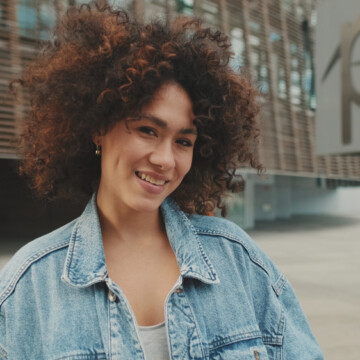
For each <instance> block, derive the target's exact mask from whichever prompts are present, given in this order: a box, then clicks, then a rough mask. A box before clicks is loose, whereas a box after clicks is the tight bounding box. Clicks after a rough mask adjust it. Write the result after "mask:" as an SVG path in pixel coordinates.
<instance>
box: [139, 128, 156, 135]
mask: <svg viewBox="0 0 360 360" xmlns="http://www.w3.org/2000/svg"><path fill="white" fill-rule="evenodd" d="M139 131H140V132H142V133H144V134H147V135H152V136H156V132H155V130H154V129H152V128H150V127H147V126H142V127H140V128H139Z"/></svg>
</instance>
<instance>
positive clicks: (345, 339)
mask: <svg viewBox="0 0 360 360" xmlns="http://www.w3.org/2000/svg"><path fill="white" fill-rule="evenodd" d="M256 225H257V227H256V230H252V231H249V234H250V235H251V236H252V238H253V239H254V240H255V242H256V243H257V244H258V245H259V246H260V247H261V248H262V249H263V250H264V251H265V252H266V253H267V254H268V255H269V256H270V257H271V258H272V259H273V260H274V262H275V263H276V264H277V265H278V267H279V268H280V269H281V271H282V272H283V273H284V274H285V275H286V276H287V278H288V279H289V280H290V282H291V284H292V285H293V287H294V288H295V291H296V293H297V295H298V297H299V299H300V302H301V304H302V307H303V309H304V312H305V314H306V315H307V318H308V320H309V322H310V325H311V327H312V329H313V331H314V333H315V336H316V338H317V340H318V342H319V344H320V346H321V348H322V349H323V351H324V355H325V359H326V360H339V359H346V360H358V359H359V358H360V355H359V354H360V341H359V339H360V219H351V218H336V217H328V216H296V217H294V218H292V219H291V220H283V221H275V222H259V223H257V224H256Z"/></svg>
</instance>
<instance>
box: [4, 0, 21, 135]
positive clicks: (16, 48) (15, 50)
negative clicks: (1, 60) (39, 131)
mask: <svg viewBox="0 0 360 360" xmlns="http://www.w3.org/2000/svg"><path fill="white" fill-rule="evenodd" d="M7 6H8V14H9V17H8V24H9V28H10V32H9V54H10V59H11V68H10V69H11V76H12V77H15V76H16V75H20V72H21V70H22V66H21V53H20V36H19V24H18V22H17V17H16V8H17V0H8V1H7ZM23 101H24V96H23V91H22V89H21V88H20V89H18V92H17V96H16V101H15V103H14V124H15V135H19V133H20V125H21V121H22V116H23Z"/></svg>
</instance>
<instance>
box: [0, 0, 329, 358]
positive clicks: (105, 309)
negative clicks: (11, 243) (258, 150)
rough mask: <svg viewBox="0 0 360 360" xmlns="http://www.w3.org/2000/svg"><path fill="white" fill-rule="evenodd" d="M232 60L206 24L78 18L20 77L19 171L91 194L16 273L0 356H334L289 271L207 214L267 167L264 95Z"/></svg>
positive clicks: (1, 305)
mask: <svg viewBox="0 0 360 360" xmlns="http://www.w3.org/2000/svg"><path fill="white" fill-rule="evenodd" d="M230 57H231V52H230V44H229V42H228V39H227V37H226V36H224V35H223V34H222V33H220V32H217V31H213V30H211V29H209V28H206V27H203V26H202V24H201V23H200V21H198V20H195V19H189V18H178V19H177V20H176V21H175V22H173V23H172V24H162V23H161V22H158V21H152V22H150V23H148V24H146V25H142V24H140V23H138V22H135V21H132V20H130V19H129V17H128V15H127V14H126V13H125V12H123V11H116V10H114V9H112V8H110V7H108V6H100V5H99V4H96V3H92V4H91V5H86V6H85V5H84V6H82V7H80V8H78V9H73V10H71V11H70V12H68V14H67V15H66V16H65V18H64V19H63V20H62V22H61V23H60V25H59V26H58V27H57V29H56V32H55V38H54V41H53V42H51V43H49V44H48V46H47V48H46V50H45V51H44V53H43V55H42V57H41V58H39V59H38V60H37V61H36V62H34V63H33V64H32V65H31V66H30V67H29V68H28V69H27V70H26V71H25V73H24V74H23V76H22V78H21V79H20V80H18V83H20V85H22V86H24V87H25V88H27V89H29V90H30V96H31V109H30V113H29V116H28V119H27V122H26V126H25V129H24V133H23V137H22V140H23V148H24V160H23V163H22V167H21V172H22V173H23V174H25V175H27V176H28V177H29V178H30V179H31V180H32V186H33V188H34V189H35V190H36V191H37V192H38V193H39V194H40V195H42V196H46V197H47V198H59V197H66V196H67V197H72V198H79V197H80V196H82V195H85V196H88V197H89V196H90V194H92V193H93V195H92V197H91V200H90V201H89V203H88V205H87V207H86V209H85V210H84V212H83V214H82V215H81V216H80V217H79V218H78V219H75V220H74V221H73V222H71V223H69V224H67V225H65V226H63V227H62V228H60V229H58V230H55V231H54V232H52V233H50V234H47V235H45V236H43V237H41V238H39V239H36V240H35V241H33V242H31V243H29V244H28V245H26V246H25V247H24V248H22V249H21V250H20V251H19V252H18V253H17V254H16V255H15V256H14V257H13V259H12V260H11V261H10V263H9V264H8V265H7V266H6V268H5V269H4V270H3V272H2V274H1V280H0V358H1V359H37V360H39V359H126V360H128V359H147V360H149V359H156V360H161V359H181V360H183V359H229V360H230V359H249V360H250V359H255V360H259V359H261V360H265V359H291V360H294V359H301V360H306V359H309V360H310V359H311V360H314V359H322V354H321V351H320V349H319V347H318V345H317V343H316V341H315V339H314V337H313V335H312V333H311V330H310V328H309V326H308V324H307V321H306V319H305V317H304V315H303V313H302V311H301V309H300V306H299V304H298V301H297V299H296V297H295V295H294V293H293V290H292V288H291V286H290V285H289V283H288V282H287V280H286V279H285V277H284V276H283V275H282V274H281V273H280V272H279V271H278V269H277V268H276V267H275V266H274V265H273V263H272V262H271V261H270V260H269V259H268V258H267V257H266V255H264V254H263V253H262V252H261V250H260V249H259V248H258V247H257V246H256V245H255V244H254V243H253V241H252V240H251V239H249V237H248V236H247V235H246V234H245V233H244V232H243V231H242V230H241V229H239V228H238V227H237V226H236V225H235V224H233V223H230V222H228V221H226V220H223V219H219V218H214V217H209V216H206V214H207V213H209V212H211V211H213V210H214V209H215V208H216V207H218V208H220V209H222V210H223V212H224V211H225V207H224V206H223V203H222V199H223V197H224V196H225V195H226V193H227V192H228V191H233V192H237V191H239V190H241V188H242V185H243V184H242V181H241V179H239V178H237V177H236V176H235V171H236V169H237V168H238V167H239V165H241V164H246V163H248V164H250V165H251V166H253V167H255V168H257V169H261V166H260V165H258V164H257V162H256V160H255V156H254V154H253V152H252V149H253V144H254V142H255V139H256V136H257V129H256V124H255V120H254V119H255V117H256V114H257V112H258V106H257V104H256V102H255V97H256V95H257V93H256V92H255V91H254V90H253V89H252V88H251V86H250V84H249V83H248V82H247V81H246V80H245V78H243V77H242V76H240V75H239V74H237V73H236V72H234V71H233V70H232V69H231V68H230V67H229V65H228V63H229V59H230ZM15 83H16V82H15ZM13 85H14V84H13Z"/></svg>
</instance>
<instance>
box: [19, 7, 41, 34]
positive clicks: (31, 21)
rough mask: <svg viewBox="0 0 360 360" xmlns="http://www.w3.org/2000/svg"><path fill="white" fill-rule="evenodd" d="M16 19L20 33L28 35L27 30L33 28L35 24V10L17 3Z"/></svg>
mask: <svg viewBox="0 0 360 360" xmlns="http://www.w3.org/2000/svg"><path fill="white" fill-rule="evenodd" d="M16 16H17V20H18V24H19V28H20V34H21V35H23V36H27V35H29V33H28V30H35V29H36V25H37V21H36V20H37V19H36V11H35V9H34V8H33V7H31V6H28V5H24V4H19V5H18V7H17V14H16Z"/></svg>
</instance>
